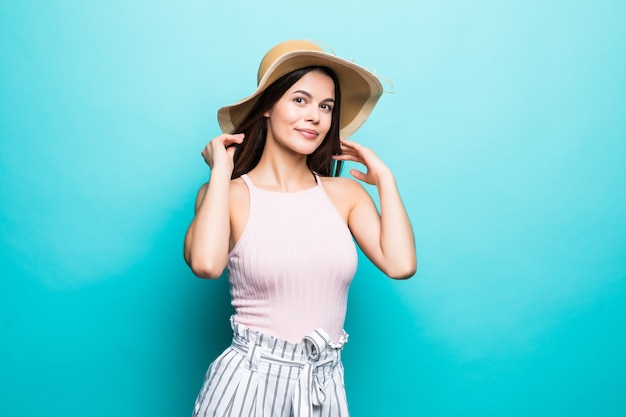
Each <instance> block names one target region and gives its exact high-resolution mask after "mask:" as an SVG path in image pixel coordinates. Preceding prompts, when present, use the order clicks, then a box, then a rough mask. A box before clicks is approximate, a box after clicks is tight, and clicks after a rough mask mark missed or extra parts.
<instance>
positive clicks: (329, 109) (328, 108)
mask: <svg viewBox="0 0 626 417" xmlns="http://www.w3.org/2000/svg"><path fill="white" fill-rule="evenodd" d="M322 109H323V110H326V111H333V107H332V106H331V105H330V104H322Z"/></svg>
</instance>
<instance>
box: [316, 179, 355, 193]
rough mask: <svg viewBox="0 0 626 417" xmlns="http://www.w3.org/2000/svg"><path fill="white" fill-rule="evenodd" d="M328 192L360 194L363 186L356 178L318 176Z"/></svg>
mask: <svg viewBox="0 0 626 417" xmlns="http://www.w3.org/2000/svg"><path fill="white" fill-rule="evenodd" d="M320 178H321V180H322V185H323V186H324V188H325V189H326V191H327V192H328V193H331V192H332V193H339V194H361V193H364V192H366V191H365V188H363V186H362V185H361V184H360V183H359V182H358V181H356V180H353V179H352V178H346V177H320Z"/></svg>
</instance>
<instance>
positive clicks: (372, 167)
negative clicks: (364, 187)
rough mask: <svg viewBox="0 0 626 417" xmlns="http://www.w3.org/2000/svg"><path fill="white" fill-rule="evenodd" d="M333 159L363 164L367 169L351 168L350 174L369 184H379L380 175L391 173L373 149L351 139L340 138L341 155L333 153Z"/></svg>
mask: <svg viewBox="0 0 626 417" xmlns="http://www.w3.org/2000/svg"><path fill="white" fill-rule="evenodd" d="M333 159H336V160H338V161H354V162H358V163H360V164H363V165H365V168H366V169H367V170H366V172H362V171H359V170H357V169H351V170H350V174H351V175H352V176H353V177H354V178H356V179H358V180H361V181H363V182H366V183H368V184H370V185H379V184H380V181H381V177H383V176H388V175H390V174H391V171H390V170H389V168H388V167H387V165H385V163H384V162H383V161H382V160H381V159H380V158H379V157H378V156H377V155H376V154H375V153H374V151H373V150H371V149H369V148H366V147H365V146H363V145H360V144H358V143H356V142H353V141H351V140H346V139H342V140H341V155H334V156H333Z"/></svg>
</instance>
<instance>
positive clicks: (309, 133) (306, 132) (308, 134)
mask: <svg viewBox="0 0 626 417" xmlns="http://www.w3.org/2000/svg"><path fill="white" fill-rule="evenodd" d="M296 130H297V131H298V132H300V134H301V135H302V136H304V137H305V138H307V139H315V138H316V137H317V136H318V135H319V133H318V132H317V130H313V129H296Z"/></svg>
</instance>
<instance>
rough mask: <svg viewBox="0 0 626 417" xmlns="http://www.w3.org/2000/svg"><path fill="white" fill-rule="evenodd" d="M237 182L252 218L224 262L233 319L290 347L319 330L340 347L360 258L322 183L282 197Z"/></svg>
mask: <svg viewBox="0 0 626 417" xmlns="http://www.w3.org/2000/svg"><path fill="white" fill-rule="evenodd" d="M242 179H243V180H244V181H245V183H246V185H247V186H248V191H249V193H250V213H249V216H248V221H247V223H246V226H245V229H244V231H243V233H242V235H241V237H240V238H239V241H238V242H237V243H236V244H235V246H234V247H233V249H232V250H231V251H230V253H229V256H228V276H229V280H230V286H231V295H232V304H233V307H234V308H235V317H234V319H235V320H236V321H237V322H239V323H241V324H244V325H246V326H248V327H249V328H251V329H254V330H257V331H260V332H262V333H264V334H267V335H269V336H275V337H278V338H281V339H286V340H289V341H292V342H299V341H301V340H302V338H303V337H304V336H305V335H307V334H309V333H311V332H312V331H313V330H315V329H317V328H320V327H321V328H323V329H324V330H325V331H326V332H327V333H328V334H329V335H330V337H331V340H332V341H333V342H336V341H338V340H339V339H340V338H341V336H342V334H343V324H344V320H345V317H346V305H347V301H348V288H349V286H350V282H351V281H352V278H353V277H354V274H355V272H356V267H357V254H356V248H355V245H354V241H353V238H352V234H351V233H350V230H349V229H348V227H347V225H346V224H345V222H344V220H343V219H342V217H341V215H340V214H339V211H338V210H337V208H336V207H335V206H334V204H333V202H332V201H331V200H330V198H329V197H328V195H327V194H326V192H325V191H324V188H323V186H322V181H321V180H320V178H319V177H318V176H317V175H316V180H317V185H316V186H315V187H313V188H310V189H307V190H303V191H297V192H291V193H285V192H276V191H268V190H263V189H261V188H257V187H255V186H254V185H253V184H252V182H251V181H250V179H249V178H248V176H247V175H242Z"/></svg>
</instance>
